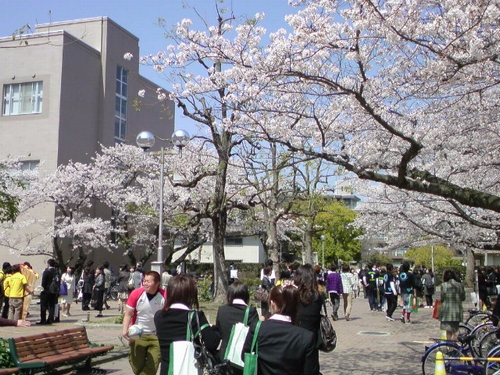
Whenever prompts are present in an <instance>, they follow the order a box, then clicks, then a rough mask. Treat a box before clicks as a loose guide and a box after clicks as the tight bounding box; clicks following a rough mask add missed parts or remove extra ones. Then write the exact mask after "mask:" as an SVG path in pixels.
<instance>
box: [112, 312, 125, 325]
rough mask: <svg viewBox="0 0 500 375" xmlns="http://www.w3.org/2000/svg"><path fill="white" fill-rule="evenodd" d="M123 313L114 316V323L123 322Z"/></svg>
mask: <svg viewBox="0 0 500 375" xmlns="http://www.w3.org/2000/svg"><path fill="white" fill-rule="evenodd" d="M123 316H124V315H123V314H122V315H118V316H117V317H115V321H114V323H115V324H123Z"/></svg>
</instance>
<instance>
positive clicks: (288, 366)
mask: <svg viewBox="0 0 500 375" xmlns="http://www.w3.org/2000/svg"><path fill="white" fill-rule="evenodd" d="M299 301H300V292H299V289H298V288H297V287H296V286H294V285H279V286H275V287H274V288H272V289H271V293H270V294H269V308H270V313H271V316H270V317H269V319H267V320H265V321H263V322H261V327H260V329H259V331H258V334H257V347H258V356H259V357H258V361H257V367H258V370H257V373H258V374H259V375H275V374H287V375H318V373H319V368H318V361H317V359H316V358H315V357H314V352H315V350H316V338H315V335H314V334H313V332H311V331H309V330H307V329H305V328H302V327H299V326H298V325H297V323H298V306H299ZM254 333H255V327H252V328H251V329H250V333H249V334H248V336H247V338H246V341H245V345H244V347H243V352H242V359H244V353H248V352H250V349H251V346H252V340H253V336H254Z"/></svg>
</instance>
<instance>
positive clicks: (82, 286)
mask: <svg viewBox="0 0 500 375" xmlns="http://www.w3.org/2000/svg"><path fill="white" fill-rule="evenodd" d="M165 274H167V275H168V272H165ZM144 275H145V271H144V269H143V268H142V263H140V262H138V263H137V264H136V265H135V266H132V267H129V266H128V265H127V264H125V263H123V264H121V265H120V269H119V273H118V275H116V276H115V275H114V273H113V272H112V270H111V269H110V265H109V262H107V261H106V262H103V264H102V265H100V266H98V267H94V262H93V261H91V260H89V261H88V262H86V263H85V264H84V266H83V268H82V270H81V272H80V276H79V277H78V275H77V274H76V270H75V267H74V266H67V267H66V269H65V270H62V269H61V267H60V266H59V264H58V263H57V262H56V261H55V260H54V259H49V260H47V263H46V268H45V269H44V270H43V271H42V272H41V273H40V274H38V273H37V272H36V271H35V270H33V268H32V267H31V264H30V263H29V262H24V263H20V264H13V265H11V264H10V263H9V262H4V263H3V266H2V269H1V270H0V317H1V318H2V319H3V321H1V322H0V325H6V324H7V320H9V322H8V323H9V324H10V323H12V322H13V321H15V322H16V324H17V322H18V321H19V324H18V325H20V326H26V325H29V324H30V323H29V322H27V321H26V317H27V316H28V315H29V309H30V305H31V300H32V296H33V295H34V293H35V292H36V293H37V295H38V296H39V299H40V321H38V322H36V324H39V325H50V324H53V323H58V322H60V320H61V319H62V318H67V317H69V316H71V311H72V310H71V309H72V306H73V305H74V304H78V303H79V302H81V309H82V310H83V311H87V310H91V309H93V310H95V311H96V312H97V315H96V317H103V316H104V315H103V310H105V309H109V308H110V306H109V304H108V300H107V299H108V297H109V290H110V287H111V284H112V282H115V283H116V285H117V289H118V299H119V310H120V312H121V313H125V304H126V302H127V300H128V298H129V294H130V293H131V292H132V291H133V290H134V289H139V288H141V287H142V285H143V278H144ZM164 278H165V276H164ZM37 281H38V283H39V286H38V287H35V284H36V283H37ZM165 285H166V284H165ZM10 325H12V324H10Z"/></svg>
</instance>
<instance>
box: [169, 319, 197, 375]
mask: <svg viewBox="0 0 500 375" xmlns="http://www.w3.org/2000/svg"><path fill="white" fill-rule="evenodd" d="M193 315H194V312H189V314H188V324H187V328H186V340H185V341H174V342H172V343H171V344H170V362H169V365H168V375H199V374H200V372H199V368H198V361H197V360H196V358H195V350H194V345H193V342H192V341H191V340H192V335H191V320H192V318H193Z"/></svg>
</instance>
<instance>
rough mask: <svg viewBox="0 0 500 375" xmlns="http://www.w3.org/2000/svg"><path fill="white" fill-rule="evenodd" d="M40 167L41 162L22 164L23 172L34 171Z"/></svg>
mask: <svg viewBox="0 0 500 375" xmlns="http://www.w3.org/2000/svg"><path fill="white" fill-rule="evenodd" d="M39 165H40V160H26V161H22V162H21V170H23V171H32V170H34V169H36V168H38V166H39Z"/></svg>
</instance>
